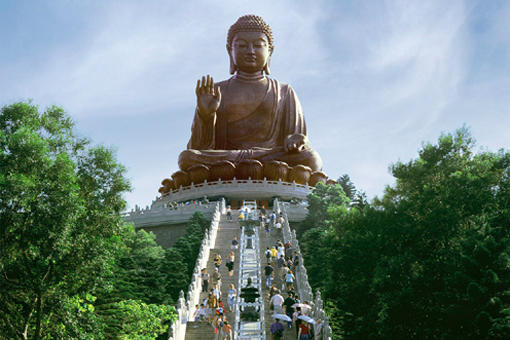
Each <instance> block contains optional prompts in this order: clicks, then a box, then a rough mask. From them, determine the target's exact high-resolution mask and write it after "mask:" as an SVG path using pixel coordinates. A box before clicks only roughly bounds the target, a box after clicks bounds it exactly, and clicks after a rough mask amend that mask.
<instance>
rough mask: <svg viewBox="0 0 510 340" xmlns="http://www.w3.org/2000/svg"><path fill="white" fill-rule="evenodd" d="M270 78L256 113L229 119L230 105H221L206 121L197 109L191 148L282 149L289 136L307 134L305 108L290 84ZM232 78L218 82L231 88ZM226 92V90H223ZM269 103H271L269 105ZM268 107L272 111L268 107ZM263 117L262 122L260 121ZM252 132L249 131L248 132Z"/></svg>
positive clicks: (221, 85)
mask: <svg viewBox="0 0 510 340" xmlns="http://www.w3.org/2000/svg"><path fill="white" fill-rule="evenodd" d="M267 79H268V87H267V90H266V94H265V96H264V99H263V100H262V102H261V104H260V105H259V106H258V107H257V108H256V109H255V111H254V112H252V113H251V114H249V115H248V116H247V117H245V118H243V119H240V120H239V121H234V122H228V119H227V116H228V113H229V112H228V108H227V107H225V106H224V105H223V103H224V101H222V103H221V104H220V107H219V108H218V111H217V112H216V113H215V114H214V115H213V118H211V119H210V120H208V121H204V119H202V118H201V117H200V115H199V114H198V108H197V109H196V110H195V117H194V120H193V125H192V128H191V138H190V140H189V142H188V149H194V150H247V149H274V148H279V147H281V148H283V144H284V139H285V137H287V136H288V135H292V134H296V133H301V134H304V135H306V124H305V119H304V116H303V111H302V108H301V104H300V103H299V99H298V98H297V95H296V93H295V92H294V90H293V89H292V87H291V86H290V85H287V84H282V83H280V82H278V81H277V80H275V79H270V78H267ZM231 81H232V78H231V79H229V80H226V81H224V82H221V83H219V84H218V85H219V86H220V87H221V88H222V89H223V88H224V87H228V86H229V83H230V82H231ZM222 92H223V91H222ZM268 104H269V105H268ZM268 109H269V110H268ZM261 120H263V121H261ZM248 131H249V134H247V132H248Z"/></svg>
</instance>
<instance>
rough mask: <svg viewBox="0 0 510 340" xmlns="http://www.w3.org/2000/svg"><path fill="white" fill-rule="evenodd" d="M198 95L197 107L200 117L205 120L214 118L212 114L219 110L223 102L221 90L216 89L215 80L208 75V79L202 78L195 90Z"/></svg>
mask: <svg viewBox="0 0 510 340" xmlns="http://www.w3.org/2000/svg"><path fill="white" fill-rule="evenodd" d="M195 93H196V94H197V105H198V111H199V113H200V116H201V117H202V118H203V119H210V118H212V114H213V113H214V112H216V110H218V108H219V107H220V102H221V90H220V88H219V87H217V88H216V89H215V88H214V81H213V78H212V77H211V76H209V75H207V78H206V77H205V76H204V77H202V82H200V79H199V80H197V87H196V89H195Z"/></svg>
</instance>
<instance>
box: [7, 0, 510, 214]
mask: <svg viewBox="0 0 510 340" xmlns="http://www.w3.org/2000/svg"><path fill="white" fill-rule="evenodd" d="M244 14H257V15H261V16H262V17H263V18H264V19H265V20H266V21H267V22H268V24H269V25H270V26H271V27H272V29H273V32H274V36H275V50H274V53H273V57H272V60H271V72H272V74H271V76H272V77H274V78H276V79H278V80H280V81H282V82H286V83H289V84H291V85H292V86H293V87H294V89H295V90H296V92H297V94H298V96H299V98H300V101H301V104H302V106H303V110H304V113H305V118H306V121H307V126H308V132H309V138H310V141H311V143H312V146H313V147H314V148H315V149H316V150H317V151H318V152H319V153H320V154H321V156H322V158H323V160H324V170H325V172H326V173H327V174H328V175H329V176H330V177H333V178H338V177H339V176H340V175H342V174H344V173H347V174H349V175H350V176H351V179H352V180H353V182H354V183H355V185H356V186H357V187H358V188H360V189H363V190H365V191H366V192H367V194H368V195H369V197H373V196H375V195H379V196H380V195H381V194H382V192H383V190H384V187H385V186H386V185H391V184H392V183H393V178H392V176H391V175H390V173H389V172H388V166H389V165H390V164H392V163H394V162H396V161H399V160H401V161H408V160H410V159H411V158H415V157H416V156H417V151H418V149H419V148H420V147H421V145H422V143H423V142H435V141H436V140H437V138H438V137H439V135H440V134H441V132H451V131H454V130H455V129H457V128H460V127H462V126H463V125H464V124H465V125H466V126H468V127H469V128H470V129H471V131H472V133H473V135H474V137H475V138H476V140H477V142H478V145H479V147H480V148H482V147H484V148H485V147H486V148H488V149H489V150H492V151H496V150H498V149H500V148H505V149H509V148H510V131H509V130H510V129H509V127H510V25H509V24H508V23H509V22H510V2H509V1H497V0H493V1H333V0H331V1H313V2H312V1H290V0H287V1H285V0H284V1H274V0H272V1H249V2H248V1H239V0H236V1H189V2H184V1H87V0H84V1H70V0H68V1H58V0H53V1H14V0H3V1H1V2H0V105H1V106H4V105H8V104H10V103H13V102H15V101H19V100H27V99H32V100H33V102H34V103H35V104H38V105H40V107H41V108H44V107H46V106H48V105H53V104H56V105H59V106H63V107H64V108H65V109H66V111H67V112H68V113H69V114H70V115H71V116H72V117H73V119H74V120H75V122H76V124H77V129H78V131H79V132H80V133H81V134H82V135H84V136H88V137H90V138H91V139H92V140H93V142H94V143H96V144H98V143H101V144H106V145H109V146H112V147H113V148H114V149H115V150H116V151H117V155H118V158H119V160H120V162H121V163H123V164H124V165H125V166H126V167H127V169H128V177H129V178H130V180H131V182H132V185H133V188H134V189H133V191H132V192H131V193H129V194H127V195H126V199H127V201H128V203H129V205H130V207H134V205H135V204H139V205H142V206H145V205H148V204H150V203H151V201H152V200H153V199H154V198H155V197H156V195H157V189H158V187H159V183H160V181H161V180H162V179H163V178H165V177H169V176H170V174H171V173H172V172H174V171H176V170H177V156H178V154H179V153H180V151H182V150H183V149H184V148H185V147H186V143H187V141H188V138H189V135H190V128H191V122H192V118H193V113H194V107H195V102H196V99H195V94H194V86H195V82H196V79H198V78H199V77H201V76H202V75H204V74H211V75H212V76H213V77H214V78H215V80H217V81H219V80H222V79H226V78H228V77H229V73H228V57H227V54H226V50H225V40H226V34H227V30H228V28H229V27H230V25H231V24H232V23H233V22H235V20H236V19H237V18H238V17H239V16H241V15H244Z"/></svg>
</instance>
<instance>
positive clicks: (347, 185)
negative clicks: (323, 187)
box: [338, 174, 356, 201]
mask: <svg viewBox="0 0 510 340" xmlns="http://www.w3.org/2000/svg"><path fill="white" fill-rule="evenodd" d="M338 185H340V186H341V187H342V190H343V191H344V193H345V195H346V196H347V197H348V198H349V199H350V200H351V201H353V200H354V197H355V195H356V187H355V186H354V183H352V181H351V178H350V177H349V175H348V174H344V175H342V176H340V177H339V178H338Z"/></svg>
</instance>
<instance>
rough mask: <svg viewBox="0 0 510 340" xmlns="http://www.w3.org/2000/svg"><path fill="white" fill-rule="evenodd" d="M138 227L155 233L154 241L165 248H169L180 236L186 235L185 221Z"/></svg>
mask: <svg viewBox="0 0 510 340" xmlns="http://www.w3.org/2000/svg"><path fill="white" fill-rule="evenodd" d="M140 229H143V230H145V231H146V232H152V233H153V234H154V235H156V243H157V244H158V245H160V246H161V247H163V248H165V249H166V248H170V247H171V246H173V245H174V244H175V242H177V240H178V239H179V238H180V237H181V236H184V235H186V223H179V224H162V225H158V226H146V227H141V228H140Z"/></svg>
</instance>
